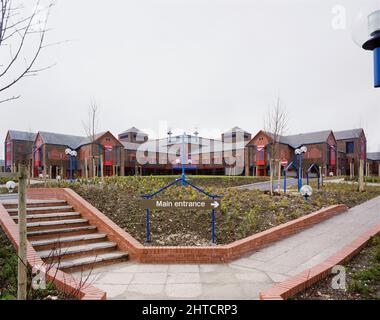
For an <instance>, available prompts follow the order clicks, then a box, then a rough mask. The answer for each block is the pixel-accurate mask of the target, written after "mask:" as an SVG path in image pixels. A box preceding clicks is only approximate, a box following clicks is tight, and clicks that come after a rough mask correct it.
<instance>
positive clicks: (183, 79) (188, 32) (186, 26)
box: [0, 0, 380, 158]
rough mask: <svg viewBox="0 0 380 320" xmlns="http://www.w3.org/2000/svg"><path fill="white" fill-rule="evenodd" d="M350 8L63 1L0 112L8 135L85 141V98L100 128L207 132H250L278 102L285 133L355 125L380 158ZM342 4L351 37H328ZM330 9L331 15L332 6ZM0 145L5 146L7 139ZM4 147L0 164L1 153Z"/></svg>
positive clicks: (376, 120) (208, 0) (373, 102)
mask: <svg viewBox="0 0 380 320" xmlns="http://www.w3.org/2000/svg"><path fill="white" fill-rule="evenodd" d="M359 2H360V3H362V1H357V0H341V1H337V0H334V1H330V0H324V1H320V0H302V1H301V0H166V1H163V0H150V1H148V0H108V1H100V0H99V1H98V0H60V1H58V2H57V4H56V6H55V7H54V9H53V11H52V14H51V18H50V27H51V28H52V31H51V32H50V33H49V37H48V41H49V42H56V41H64V40H71V41H70V42H67V43H64V44H61V45H59V46H53V47H49V48H46V50H45V51H44V52H43V54H42V55H41V57H40V59H39V63H38V65H39V66H45V65H48V64H50V63H54V62H57V65H56V66H54V67H53V68H52V69H50V70H47V71H44V72H43V73H40V74H39V76H38V77H31V78H27V79H25V80H23V81H22V82H20V83H19V84H18V85H17V86H15V87H14V88H13V89H12V90H10V91H8V92H7V94H8V95H12V94H21V95H22V97H21V98H20V99H19V100H17V101H13V102H10V103H6V104H0V109H1V113H0V135H1V136H2V137H3V138H4V137H5V134H6V131H7V130H8V129H17V130H33V131H38V130H43V131H54V132H61V133H68V134H77V135H84V130H83V127H82V124H81V120H83V119H85V118H86V114H87V109H88V106H89V103H90V101H91V99H94V100H96V102H97V103H98V105H99V108H100V111H101V119H100V127H99V130H100V131H104V130H111V132H112V133H114V134H115V135H117V134H118V133H120V132H122V131H123V130H125V129H128V128H129V127H131V126H136V127H138V128H140V129H143V130H147V131H148V130H150V131H153V132H156V135H157V131H158V129H159V123H160V121H164V122H167V123H168V125H169V126H170V127H171V128H181V129H182V130H187V132H188V133H190V132H192V131H193V129H194V127H197V128H198V131H200V133H201V134H203V135H206V136H207V135H211V134H213V135H215V134H217V133H218V132H219V131H221V130H224V129H228V128H231V127H233V126H240V127H242V128H244V129H245V130H247V131H249V132H252V133H255V132H257V131H258V130H259V129H261V128H262V127H263V117H264V114H265V112H266V110H267V108H268V106H269V105H270V104H271V103H272V102H273V100H274V99H275V96H276V94H277V92H278V93H279V95H280V97H281V99H282V101H283V103H284V105H285V106H286V109H287V111H288V116H289V130H288V133H289V134H293V133H301V132H309V131H318V130H325V129H334V130H343V129H350V128H356V127H363V128H364V129H365V130H366V134H367V139H368V146H369V151H380V134H379V124H380V89H374V88H373V64H372V62H373V58H372V54H371V53H370V52H366V51H363V50H362V49H360V48H359V47H358V46H357V45H356V44H355V43H354V42H353V41H352V37H351V29H350V25H349V24H350V21H351V19H352V18H353V17H354V16H356V14H357V11H358V10H359ZM336 5H340V6H342V5H343V6H344V7H345V9H346V14H347V28H345V29H334V28H333V25H332V22H333V19H334V17H335V16H336V14H334V13H333V8H334V7H335V6H336ZM335 8H336V7H335ZM3 138H2V139H3ZM2 149H3V147H2V148H1V151H0V158H1V157H2V156H3V150H2Z"/></svg>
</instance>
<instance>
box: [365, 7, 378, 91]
mask: <svg viewBox="0 0 380 320" xmlns="http://www.w3.org/2000/svg"><path fill="white" fill-rule="evenodd" d="M368 32H369V36H370V38H369V39H368V40H367V41H366V42H365V43H364V44H363V49H364V50H370V51H373V58H374V80H375V88H379V87H380V9H379V10H376V11H374V12H372V13H371V14H370V15H369V16H368Z"/></svg>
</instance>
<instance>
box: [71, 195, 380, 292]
mask: <svg viewBox="0 0 380 320" xmlns="http://www.w3.org/2000/svg"><path fill="white" fill-rule="evenodd" d="M377 223H380V197H377V198H375V199H372V200H370V201H368V202H366V203H364V204H362V205H360V206H357V207H355V208H353V209H350V210H349V211H348V212H347V213H343V214H340V215H338V216H335V217H332V218H330V219H328V220H326V221H324V222H322V223H319V224H317V225H315V226H313V227H311V228H309V229H307V230H304V231H302V232H300V233H298V234H295V235H293V236H291V237H288V238H286V239H284V240H280V241H278V242H276V243H274V244H272V245H270V246H268V247H266V248H263V249H261V250H259V251H257V252H254V253H252V254H250V255H247V256H246V257H244V258H241V259H238V260H235V261H234V262H231V263H227V264H201V265H197V264H193V265H191V264H185V265H183V264H181V265H166V264H164V265H152V264H137V263H133V262H126V263H121V264H117V265H112V266H107V267H102V268H99V269H94V270H93V271H92V274H91V275H90V277H89V282H91V283H93V284H94V285H95V286H97V287H98V288H100V289H102V290H104V291H106V292H107V296H108V298H109V299H181V298H188V299H258V297H259V293H260V292H261V291H263V290H264V289H266V288H268V287H270V286H271V285H272V284H273V283H275V282H279V281H282V280H284V279H286V278H287V277H289V276H292V275H295V274H297V273H299V272H301V271H303V270H305V269H307V268H310V267H312V266H314V265H316V264H318V263H320V262H322V261H324V260H325V259H326V258H328V257H329V256H330V255H332V254H333V253H334V252H336V251H338V250H339V249H341V248H342V247H344V246H345V245H347V244H349V243H350V242H351V241H353V240H354V239H355V238H357V237H358V236H360V235H361V234H362V233H363V232H365V231H366V230H367V229H368V228H370V227H371V226H373V225H375V224H377ZM75 274H76V275H77V276H80V274H78V273H75Z"/></svg>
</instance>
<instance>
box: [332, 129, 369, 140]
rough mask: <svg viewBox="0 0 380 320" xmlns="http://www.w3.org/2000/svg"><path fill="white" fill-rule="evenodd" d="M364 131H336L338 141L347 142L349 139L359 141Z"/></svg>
mask: <svg viewBox="0 0 380 320" xmlns="http://www.w3.org/2000/svg"><path fill="white" fill-rule="evenodd" d="M362 131H363V129H362V128H359V129H351V130H343V131H334V135H335V139H336V140H347V139H357V138H359V137H360V135H361V133H362Z"/></svg>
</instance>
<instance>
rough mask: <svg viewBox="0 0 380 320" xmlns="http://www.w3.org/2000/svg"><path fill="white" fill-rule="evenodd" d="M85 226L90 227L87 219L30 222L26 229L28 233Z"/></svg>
mask: <svg viewBox="0 0 380 320" xmlns="http://www.w3.org/2000/svg"><path fill="white" fill-rule="evenodd" d="M85 225H88V220H87V219H69V220H56V221H39V222H28V223H27V224H26V227H27V230H28V231H35V230H46V229H59V228H66V227H84V226H85Z"/></svg>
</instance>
